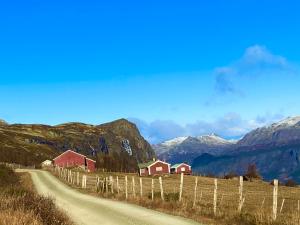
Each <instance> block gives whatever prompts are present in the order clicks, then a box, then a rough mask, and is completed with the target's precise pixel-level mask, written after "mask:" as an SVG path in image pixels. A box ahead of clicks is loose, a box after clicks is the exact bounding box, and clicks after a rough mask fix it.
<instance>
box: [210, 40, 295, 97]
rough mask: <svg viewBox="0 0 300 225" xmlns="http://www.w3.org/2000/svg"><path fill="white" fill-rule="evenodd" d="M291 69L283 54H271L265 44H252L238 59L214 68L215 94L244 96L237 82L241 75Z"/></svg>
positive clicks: (253, 75)
mask: <svg viewBox="0 0 300 225" xmlns="http://www.w3.org/2000/svg"><path fill="white" fill-rule="evenodd" d="M291 70H292V66H291V64H290V63H289V62H288V61H287V60H286V59H285V58H284V57H283V56H280V55H275V54H272V53H271V52H270V51H269V50H268V49H267V48H266V47H265V46H261V45H254V46H251V47H249V48H247V49H246V50H245V52H244V54H243V56H242V57H241V58H240V59H238V60H236V61H235V62H233V63H232V64H230V65H227V66H223V67H218V68H216V69H215V70H214V75H215V92H216V93H215V94H216V95H219V96H223V95H224V94H225V95H226V94H231V95H239V96H244V94H245V93H244V92H245V90H241V89H240V88H238V86H239V85H238V84H237V83H238V81H239V80H240V79H242V78H243V77H247V76H248V77H249V76H251V77H255V76H261V75H265V74H282V72H285V73H286V72H288V73H290V72H291Z"/></svg>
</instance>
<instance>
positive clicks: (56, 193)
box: [29, 170, 199, 225]
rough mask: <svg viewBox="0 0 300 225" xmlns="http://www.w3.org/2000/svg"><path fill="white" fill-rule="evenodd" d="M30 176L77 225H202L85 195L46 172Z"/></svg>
mask: <svg viewBox="0 0 300 225" xmlns="http://www.w3.org/2000/svg"><path fill="white" fill-rule="evenodd" d="M29 173H30V174H31V177H32V180H33V183H34V185H35V187H36V188H37V191H38V192H39V193H40V194H42V195H47V196H50V197H52V198H54V199H55V202H56V204H57V205H58V206H59V207H60V208H62V209H63V210H64V211H65V212H66V213H67V214H68V215H69V216H70V218H71V219H72V220H73V221H74V222H75V223H76V224H78V225H104V224H105V225H192V224H194V225H196V224H198V225H199V223H196V222H194V221H192V220H187V219H184V218H181V217H176V216H171V215H167V214H164V213H160V212H157V211H154V210H150V209H146V208H143V207H140V206H136V205H132V204H126V203H123V202H118V201H112V200H108V199H102V198H97V197H93V196H90V195H86V194H82V193H80V192H78V191H76V190H74V189H72V188H70V187H68V186H67V185H65V184H63V183H62V182H60V181H59V180H58V179H57V178H55V177H54V176H53V175H51V174H50V173H49V172H46V171H40V170H29Z"/></svg>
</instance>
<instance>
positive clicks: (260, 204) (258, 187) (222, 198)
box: [73, 170, 300, 225]
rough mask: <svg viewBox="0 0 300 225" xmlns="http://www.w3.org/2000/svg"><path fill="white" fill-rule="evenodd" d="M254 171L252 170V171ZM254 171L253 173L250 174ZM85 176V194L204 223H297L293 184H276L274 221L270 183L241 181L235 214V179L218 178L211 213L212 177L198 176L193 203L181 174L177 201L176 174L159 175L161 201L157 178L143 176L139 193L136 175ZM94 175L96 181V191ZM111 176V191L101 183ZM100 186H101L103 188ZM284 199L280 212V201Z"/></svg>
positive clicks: (188, 181) (189, 179) (190, 183)
mask: <svg viewBox="0 0 300 225" xmlns="http://www.w3.org/2000/svg"><path fill="white" fill-rule="evenodd" d="M252 171H254V172H255V170H252ZM254 174H256V173H254ZM75 175H76V174H75V173H74V177H73V187H76V188H81V182H82V175H83V174H82V173H80V179H79V182H80V184H79V186H77V185H76V183H77V182H76V181H75V179H76V176H75ZM85 175H86V176H87V189H86V190H83V191H86V192H87V193H90V194H94V195H98V196H101V197H105V198H112V199H117V200H121V201H128V202H131V203H135V204H139V205H142V206H144V207H147V208H152V209H155V210H159V211H162V212H166V213H170V214H174V215H179V216H183V217H187V218H191V219H194V220H196V221H199V222H204V223H205V224H222V225H279V224H280V225H296V224H299V218H300V217H299V213H300V212H299V211H298V208H297V207H298V200H300V197H299V196H300V189H299V188H296V187H286V186H280V187H279V193H278V215H277V220H276V221H273V220H272V195H273V186H272V185H270V184H269V183H267V182H263V181H261V180H259V179H253V181H252V182H248V181H244V188H243V196H244V198H245V201H244V204H243V207H242V211H241V213H238V202H239V180H238V179H236V178H233V179H218V194H217V213H216V215H214V213H213V193H214V179H212V178H208V177H198V188H197V193H196V194H197V195H196V202H195V205H194V206H193V200H194V187H195V178H196V177H195V176H185V177H184V184H183V195H182V201H181V202H179V201H178V200H179V186H180V176H178V175H166V176H163V177H162V181H163V189H164V200H165V201H162V200H161V194H160V187H159V182H158V178H157V177H143V178H142V183H143V196H142V197H141V196H140V185H139V179H140V177H138V176H137V174H124V173H96V174H85ZM96 176H98V177H99V178H100V181H101V182H100V184H99V187H98V190H97V191H96ZM109 176H112V177H113V178H114V184H113V193H112V192H111V185H110V184H108V190H106V184H105V185H103V184H102V181H103V180H104V178H105V177H109ZM117 176H118V180H119V188H120V189H119V194H117V186H116V177H117ZM125 176H127V177H128V199H127V200H126V199H125ZM132 177H134V180H135V196H136V197H134V194H133V193H134V192H133V185H132ZM152 178H153V179H154V200H153V201H152V194H151V179H152ZM103 187H104V189H103ZM283 200H285V201H284V204H283V206H282V209H281V212H280V208H281V204H282V202H283Z"/></svg>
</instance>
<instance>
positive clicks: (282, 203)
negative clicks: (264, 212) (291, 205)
mask: <svg viewBox="0 0 300 225" xmlns="http://www.w3.org/2000/svg"><path fill="white" fill-rule="evenodd" d="M284 201H285V199H283V200H282V202H281V207H280V211H279V213H281V212H282V209H283V205H284Z"/></svg>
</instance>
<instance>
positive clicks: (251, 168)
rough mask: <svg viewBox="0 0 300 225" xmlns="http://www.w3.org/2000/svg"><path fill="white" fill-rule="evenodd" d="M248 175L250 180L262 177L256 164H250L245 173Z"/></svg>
mask: <svg viewBox="0 0 300 225" xmlns="http://www.w3.org/2000/svg"><path fill="white" fill-rule="evenodd" d="M245 176H246V177H248V178H250V181H251V180H252V179H253V178H254V179H261V178H262V177H261V175H260V174H259V173H258V171H257V168H256V165H255V164H249V166H248V169H247V172H246V174H245Z"/></svg>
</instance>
